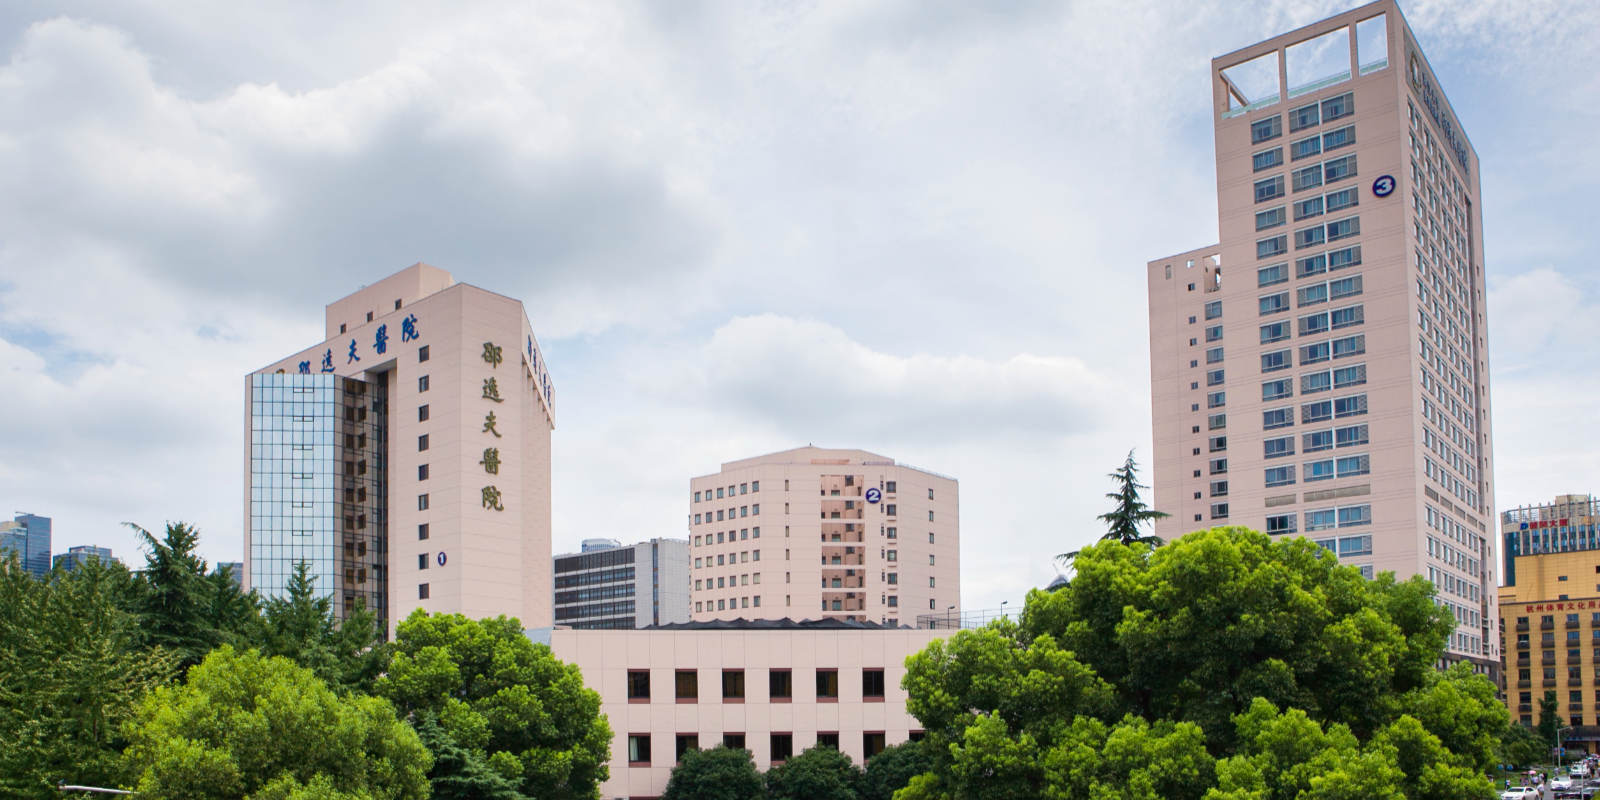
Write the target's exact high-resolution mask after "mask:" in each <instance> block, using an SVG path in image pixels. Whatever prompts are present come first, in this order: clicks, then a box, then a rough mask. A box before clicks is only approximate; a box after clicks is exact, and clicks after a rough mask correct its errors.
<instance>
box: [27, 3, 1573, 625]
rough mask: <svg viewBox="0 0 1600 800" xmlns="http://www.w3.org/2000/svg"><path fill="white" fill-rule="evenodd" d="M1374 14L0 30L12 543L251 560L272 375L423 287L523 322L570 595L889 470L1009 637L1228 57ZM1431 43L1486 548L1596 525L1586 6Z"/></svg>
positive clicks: (1120, 370) (411, 19)
mask: <svg viewBox="0 0 1600 800" xmlns="http://www.w3.org/2000/svg"><path fill="white" fill-rule="evenodd" d="M1352 5H1353V4H1351V3H1349V2H1329V1H1326V0H1286V1H1284V2H1275V3H1255V2H1240V0H1168V1H1158V0H1077V1H1076V2H1047V1H1045V0H1038V1H1037V2H1036V1H1035V0H996V2H988V3H970V2H958V1H956V0H874V1H873V2H848V3H846V2H823V3H816V2H812V3H803V2H796V3H788V2H745V3H734V2H721V3H716V2H695V1H694V0H674V2H670V3H660V2H656V3H649V2H641V3H627V2H619V3H613V2H601V1H600V0H583V1H582V2H572V3H556V2H535V3H527V2H510V3H495V2H461V1H460V0H452V1H451V2H442V1H441V2H392V0H383V1H382V2H379V1H378V0H350V1H349V2H342V3H333V4H330V3H324V2H310V1H309V0H305V1H303V2H302V1H298V0H286V1H285V2H279V3H270V4H217V3H211V2H183V1H182V0H172V1H171V2H156V0H106V1H105V2H96V1H95V0H11V2H7V3H4V4H0V51H3V55H0V186H4V187H5V188H6V190H5V191H4V192H3V193H0V506H3V510H4V511H11V510H17V511H30V512H34V513H38V514H42V515H46V516H50V517H53V518H54V519H55V543H54V544H55V549H56V550H57V551H58V552H59V551H64V550H65V549H66V548H67V547H68V546H70V545H76V544H99V545H102V546H109V547H111V548H113V550H115V551H116V553H117V554H118V555H119V556H121V557H123V558H125V559H127V558H132V559H134V560H135V561H138V560H139V558H138V550H137V546H136V544H135V539H134V537H133V535H132V534H131V532H130V531H129V530H127V529H126V528H124V527H122V526H121V524H120V523H122V522H125V521H126V522H135V523H138V524H140V525H143V526H146V527H149V528H152V529H155V528H158V527H160V526H162V525H163V524H165V523H166V522H168V521H174V520H184V521H188V522H191V523H194V524H196V525H197V526H198V527H199V528H200V530H201V533H202V543H201V550H202V554H203V555H205V556H206V557H207V558H209V559H211V560H213V561H218V560H222V561H232V560H239V559H241V557H242V555H241V554H242V544H243V531H242V524H243V463H242V462H243V437H244V429H243V420H244V416H243V415H244V409H243V397H244V382H243V376H244V375H245V374H246V373H248V372H250V371H252V370H254V369H257V368H259V367H261V366H263V365H265V364H267V363H268V362H270V361H272V360H274V359H277V358H279V357H282V356H284V355H286V354H288V353H291V352H294V351H297V350H299V349H301V348H304V347H307V346H310V345H312V344H315V343H316V342H318V341H320V340H321V338H322V312H323V306H324V304H326V303H327V302H329V301H331V300H334V299H337V298H339V297H342V296H344V295H346V294H349V293H350V292H352V291H354V290H356V289H357V288H359V287H360V286H362V285H364V284H367V283H371V282H374V281H376V280H378V279H380V278H382V277H384V276H386V275H389V274H391V273H393V272H395V271H397V270H399V269H401V268H403V267H405V266H407V265H409V264H412V263H414V262H417V261H426V262H428V263H430V264H434V265H436V266H440V267H443V268H445V269H447V270H450V271H451V272H452V273H454V274H455V276H456V278H457V279H458V280H461V281H465V282H468V283H472V284H475V285H478V286H482V287H485V288H488V289H491V290H493V291H497V292H500V293H503V294H507V295H510V296H513V297H517V298H520V299H522V300H523V302H524V303H525V305H526V308H527V311H528V314H529V318H530V320H531V322H532V324H533V328H534V331H535V332H536V334H537V335H538V337H539V339H540V342H541V346H542V348H543V350H544V352H545V355H546V358H547V363H548V365H549V368H550V371H551V375H552V380H553V381H554V383H555V385H556V390H557V392H558V405H557V420H556V430H555V433H554V438H553V442H554V444H553V446H554V479H553V485H552V491H553V495H554V497H553V500H554V519H553V523H554V531H555V534H554V538H555V546H556V549H557V551H558V552H559V551H566V550H572V549H576V547H577V545H578V542H579V541H580V540H582V539H584V538H588V537H597V536H598V537H612V538H617V539H622V540H624V541H635V540H640V539H645V538H650V537H656V536H675V537H683V536H685V534H686V524H685V523H686V517H687V513H688V506H689V490H688V481H689V479H690V478H691V477H693V476H697V475H703V474H708V473H712V472H715V471H717V470H718V468H719V466H720V464H721V463H722V462H724V461H731V460H735V459H738V458H743V457H747V456H751V455H755V454H760V453H766V452H771V451H776V450H782V449H787V448H790V447H795V446H801V445H805V444H808V443H814V444H817V445H819V446H830V447H859V448H863V449H867V450H871V451H874V452H877V453H882V454H884V455H887V456H890V457H893V458H895V459H898V460H900V461H902V462H905V463H910V464H914V465H918V466H922V467H926V468H928V469H931V470H934V471H937V472H940V473H945V474H949V475H953V476H955V477H957V478H958V479H959V480H960V486H961V498H960V499H961V506H962V514H961V538H962V554H961V555H962V603H963V605H964V606H965V607H967V608H972V609H978V608H986V607H987V608H992V607H997V606H998V605H999V604H1000V603H1001V601H1005V600H1009V601H1010V602H1011V604H1012V607H1016V606H1017V605H1018V604H1019V603H1020V600H1021V598H1022V596H1023V594H1024V593H1025V592H1026V591H1027V589H1028V588H1029V587H1032V586H1039V585H1043V584H1045V583H1047V582H1048V581H1049V580H1050V579H1051V578H1052V577H1054V575H1055V574H1056V573H1055V567H1054V566H1053V564H1052V556H1053V555H1055V554H1057V553H1061V552H1064V551H1069V550H1076V549H1078V548H1079V547H1081V546H1082V545H1084V544H1086V543H1088V542H1090V541H1092V540H1093V539H1095V538H1096V537H1098V536H1099V535H1100V534H1101V533H1103V525H1102V524H1101V523H1099V522H1097V521H1096V520H1095V515H1096V514H1099V513H1102V512H1104V511H1106V510H1107V509H1108V501H1107V500H1106V499H1105V498H1104V496H1103V495H1104V493H1105V492H1107V491H1110V490H1111V488H1112V487H1111V484H1110V482H1109V481H1108V480H1107V478H1106V473H1108V472H1109V471H1110V470H1111V469H1112V468H1114V467H1116V466H1118V465H1119V464H1120V463H1121V461H1122V460H1123V458H1124V457H1125V456H1126V455H1127V453H1128V452H1129V451H1130V450H1132V451H1134V452H1135V455H1136V457H1137V458H1138V459H1139V460H1140V461H1141V462H1142V463H1144V464H1148V463H1149V462H1150V398H1149V357H1148V328H1147V324H1148V322H1147V314H1146V308H1145V291H1146V288H1145V263H1146V262H1147V261H1149V260H1151V259H1155V258H1160V257H1163V256H1166V255H1169V254H1172V253H1177V252H1181V251H1185V250H1189V249H1192V248H1195V247H1201V246H1205V245H1208V244H1211V243H1213V242H1215V241H1216V237H1217V230H1216V228H1217V220H1216V202H1215V185H1216V184H1215V181H1216V177H1215V169H1214V157H1213V149H1212V148H1213V142H1212V136H1211V125H1212V121H1211V118H1210V113H1211V112H1210V105H1211V95H1210V78H1209V70H1210V59H1211V58H1212V57H1214V56H1216V55H1220V54H1222V53H1225V52H1228V51H1231V50H1234V49H1236V48H1239V47H1243V46H1246V45H1249V44H1251V43H1254V42H1256V41H1259V40H1261V39H1265V38H1268V37H1270V36H1272V35H1275V34H1278V33H1281V32H1284V31H1287V30H1290V29H1292V28H1295V27H1298V26H1300V25H1304V24H1308V23H1311V22H1314V21H1316V20H1318V19H1321V18H1324V17H1327V16H1330V15H1332V14H1334V13H1338V12H1340V11H1343V10H1346V9H1347V8H1349V7H1352ZM1403 7H1404V9H1405V12H1406V14H1407V17H1408V19H1409V21H1410V23H1411V25H1412V27H1413V29H1414V30H1415V32H1416V35H1417V38H1418V40H1419V43H1420V44H1421V46H1422V48H1423V50H1424V51H1425V52H1426V53H1427V54H1428V56H1429V59H1430V61H1431V63H1432V66H1433V68H1434V70H1435V71H1436V73H1437V74H1438V75H1439V78H1440V82H1441V85H1442V88H1443V89H1444V91H1445V93H1446V94H1447V95H1448V96H1449V97H1450V99H1451V102H1452V104H1453V106H1454V108H1455V110H1456V112H1457V115H1458V116H1459V117H1460V120H1461V122H1462V125H1463V127H1464V128H1465V129H1466V131H1467V133H1468V135H1469V137H1470V138H1471V141H1472V144H1473V146H1474V147H1475V148H1476V150H1477V152H1478V155H1479V157H1480V159H1481V162H1482V184H1483V198H1484V200H1483V206H1484V207H1483V216H1484V238H1485V243H1486V244H1485V248H1486V251H1485V263H1486V270H1487V274H1488V283H1489V291H1490V297H1489V332H1490V358H1491V372H1492V376H1491V401H1492V403H1493V411H1494V420H1493V422H1494V434H1495V442H1494V451H1495V459H1496V470H1495V479H1496V482H1497V486H1496V490H1497V496H1496V504H1497V506H1498V507H1500V508H1509V507H1514V506H1516V505H1520V504H1526V503H1535V502H1539V501H1541V500H1547V499H1549V498H1550V497H1551V496H1552V495H1554V494H1556V493H1567V492H1574V493H1586V492H1589V491H1593V490H1596V489H1600V481H1597V480H1596V479H1597V477H1600V475H1597V472H1600V447H1596V446H1595V443H1596V442H1600V418H1597V416H1600V415H1596V414H1595V413H1594V412H1595V410H1596V403H1595V401H1594V400H1593V399H1592V398H1594V397H1596V396H1597V394H1600V348H1597V347H1596V344H1597V341H1596V339H1597V337H1596V336H1595V334H1594V333H1593V329H1592V327H1591V326H1592V324H1593V320H1594V319H1595V312H1596V310H1597V309H1596V306H1597V305H1600V267H1597V266H1596V262H1595V260H1594V259H1593V255H1592V254H1593V253H1595V252H1596V251H1597V250H1600V242H1597V241H1596V232H1595V231H1596V226H1595V225H1594V220H1595V218H1596V217H1597V212H1600V203H1597V201H1596V199H1595V196H1594V187H1595V186H1600V148H1596V147H1594V145H1593V142H1592V137H1593V134H1592V131H1594V130H1596V129H1597V128H1600V77H1597V76H1600V47H1595V46H1594V45H1595V43H1596V42H1600V4H1596V3H1585V2H1570V3H1561V2H1552V1H1551V0H1475V1H1474V2H1470V3H1469V2H1443V1H1442V0H1413V1H1412V2H1405V3H1403ZM1146 475H1147V476H1148V473H1146ZM4 504H9V505H4Z"/></svg>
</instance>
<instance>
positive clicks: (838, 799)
mask: <svg viewBox="0 0 1600 800" xmlns="http://www.w3.org/2000/svg"><path fill="white" fill-rule="evenodd" d="M860 782H861V769H860V768H859V767H857V766H856V765H855V764H854V763H853V762H851V761H850V757H849V756H847V755H845V754H844V753H841V752H839V751H838V750H836V749H834V748H832V747H828V746H826V745H819V746H817V747H813V748H811V749H810V750H807V751H805V752H804V753H801V754H800V755H798V756H795V757H794V758H791V759H789V760H788V761H786V762H784V763H782V764H779V765H778V766H775V767H773V768H772V769H769V770H767V796H768V797H769V798H771V800H857V798H858V797H859V795H858V794H857V793H856V787H857V786H858V785H859V784H860Z"/></svg>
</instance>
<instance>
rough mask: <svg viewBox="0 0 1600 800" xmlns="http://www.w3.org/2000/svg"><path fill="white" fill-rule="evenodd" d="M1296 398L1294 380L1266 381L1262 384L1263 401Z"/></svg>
mask: <svg viewBox="0 0 1600 800" xmlns="http://www.w3.org/2000/svg"><path fill="white" fill-rule="evenodd" d="M1293 396H1294V379H1293V378H1280V379H1278V380H1275V381H1264V382H1262V384H1261V400H1262V401H1263V402H1265V401H1268V400H1279V399H1282V398H1285V397H1293Z"/></svg>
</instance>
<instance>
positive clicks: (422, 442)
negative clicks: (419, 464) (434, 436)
mask: <svg viewBox="0 0 1600 800" xmlns="http://www.w3.org/2000/svg"><path fill="white" fill-rule="evenodd" d="M427 449H428V434H426V433H424V434H422V435H421V436H418V437H417V452H419V453H420V452H422V451H424V450H427Z"/></svg>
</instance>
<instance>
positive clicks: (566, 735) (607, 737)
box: [374, 610, 611, 800]
mask: <svg viewBox="0 0 1600 800" xmlns="http://www.w3.org/2000/svg"><path fill="white" fill-rule="evenodd" d="M374 690H375V691H376V692H377V693H378V694H379V695H380V696H383V697H386V698H388V699H389V700H391V701H393V702H394V704H395V706H396V707H397V708H398V709H399V710H400V712H401V713H402V714H404V715H407V716H412V717H416V718H420V717H421V715H423V714H424V713H429V714H432V715H433V718H434V719H435V720H436V721H437V724H438V726H439V727H440V728H441V729H443V731H444V733H445V734H446V735H447V737H448V740H449V742H450V744H451V745H453V746H454V747H456V748H460V749H461V750H462V751H464V752H465V754H466V755H465V756H464V759H463V760H462V761H461V762H460V763H461V764H462V765H464V766H462V767H447V769H456V770H457V772H446V771H435V772H434V773H433V774H432V775H431V776H430V777H431V778H432V779H433V780H435V781H442V780H454V779H456V778H458V777H459V776H460V773H459V770H460V769H464V768H467V765H487V767H488V768H489V769H491V770H493V771H494V772H495V773H497V774H499V775H500V776H501V777H503V778H505V779H507V780H508V781H509V782H510V783H511V784H512V785H513V786H514V787H516V789H517V790H518V791H520V792H522V793H523V794H527V795H531V796H537V797H540V798H551V799H552V800H566V798H594V797H598V796H599V784H600V782H601V781H604V780H605V779H606V777H607V775H608V771H607V768H606V761H607V758H608V753H609V750H610V741H611V729H610V727H609V726H608V725H607V724H606V721H605V718H604V717H602V716H600V696H599V694H597V693H595V692H594V691H593V690H591V689H586V688H584V685H583V675H582V674H581V673H580V672H579V671H578V668H577V667H576V666H574V665H571V664H566V663H563V662H561V661H560V660H558V659H556V658H555V657H554V656H552V655H551V654H550V648H548V647H546V646H544V645H535V644H534V643H533V642H531V641H529V640H528V638H527V637H526V636H524V635H523V633H522V625H521V623H519V622H518V621H517V620H515V619H510V618H507V617H497V618H495V619H485V620H470V619H467V618H466V617H464V616H461V615H460V614H436V615H431V616H430V615H429V614H427V613H426V612H424V611H422V610H418V611H416V612H414V613H412V615H411V616H410V617H407V618H406V619H405V621H404V622H401V623H400V626H399V628H398V629H397V631H396V635H395V642H394V646H393V657H392V659H391V660H390V662H389V667H388V672H387V674H385V675H384V676H383V677H382V678H380V679H378V681H377V682H376V684H375V685H374ZM471 769H474V770H476V769H477V767H476V766H471Z"/></svg>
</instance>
